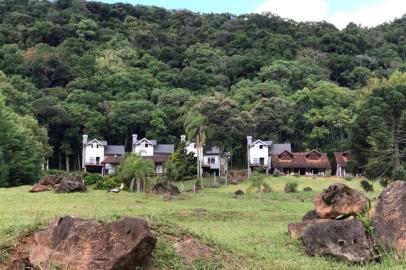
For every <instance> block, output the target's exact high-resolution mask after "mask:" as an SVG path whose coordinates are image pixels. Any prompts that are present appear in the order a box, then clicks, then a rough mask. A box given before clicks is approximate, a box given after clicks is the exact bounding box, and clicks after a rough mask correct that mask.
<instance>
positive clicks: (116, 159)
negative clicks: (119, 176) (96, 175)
mask: <svg viewBox="0 0 406 270" xmlns="http://www.w3.org/2000/svg"><path fill="white" fill-rule="evenodd" d="M122 161H123V157H122V156H107V157H106V158H105V159H104V160H103V161H102V162H101V163H102V164H120V163H121V162H122Z"/></svg>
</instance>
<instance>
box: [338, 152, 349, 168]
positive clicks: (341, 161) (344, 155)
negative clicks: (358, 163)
mask: <svg viewBox="0 0 406 270" xmlns="http://www.w3.org/2000/svg"><path fill="white" fill-rule="evenodd" d="M350 159H351V156H350V154H349V153H348V152H334V160H335V163H336V164H337V165H338V166H340V167H342V168H345V166H346V164H347V161H348V160H350Z"/></svg>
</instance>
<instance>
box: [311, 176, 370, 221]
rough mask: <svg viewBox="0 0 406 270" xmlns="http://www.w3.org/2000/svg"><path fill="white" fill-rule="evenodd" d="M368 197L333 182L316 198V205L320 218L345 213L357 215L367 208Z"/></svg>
mask: <svg viewBox="0 0 406 270" xmlns="http://www.w3.org/2000/svg"><path fill="white" fill-rule="evenodd" d="M368 205H369V200H368V198H367V197H366V196H365V195H364V194H362V193H361V192H359V191H358V190H355V189H353V188H350V187H348V186H346V185H343V184H333V185H331V186H329V187H328V188H327V189H326V190H324V191H323V192H321V193H320V194H318V195H317V196H316V198H315V199H314V206H315V208H316V211H317V215H318V216H319V217H320V218H326V219H333V218H336V217H338V216H343V215H356V214H358V213H362V212H364V211H365V210H366V208H367V206H368Z"/></svg>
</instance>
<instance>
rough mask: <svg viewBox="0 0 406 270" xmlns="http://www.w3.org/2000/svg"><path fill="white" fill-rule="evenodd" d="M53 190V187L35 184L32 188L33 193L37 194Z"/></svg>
mask: <svg viewBox="0 0 406 270" xmlns="http://www.w3.org/2000/svg"><path fill="white" fill-rule="evenodd" d="M50 190H53V187H52V186H48V185H42V184H39V183H37V184H35V185H33V186H32V188H31V189H30V192H31V193H37V192H44V191H50Z"/></svg>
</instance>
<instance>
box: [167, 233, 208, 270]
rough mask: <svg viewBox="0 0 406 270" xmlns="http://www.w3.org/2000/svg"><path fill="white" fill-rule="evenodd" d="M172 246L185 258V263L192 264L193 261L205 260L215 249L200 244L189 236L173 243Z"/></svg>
mask: <svg viewBox="0 0 406 270" xmlns="http://www.w3.org/2000/svg"><path fill="white" fill-rule="evenodd" d="M173 246H174V247H175V249H176V252H178V253H179V255H181V256H182V257H184V258H185V260H186V262H188V263H193V261H195V260H199V259H205V258H208V257H210V256H211V255H212V254H213V253H214V252H215V249H214V248H211V247H209V246H208V245H205V244H203V243H201V242H200V241H199V240H198V239H196V238H193V237H191V236H186V237H184V238H182V239H181V240H179V241H177V242H175V243H174V244H173Z"/></svg>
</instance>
